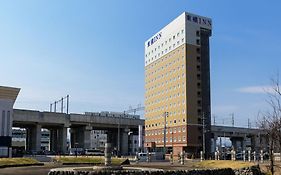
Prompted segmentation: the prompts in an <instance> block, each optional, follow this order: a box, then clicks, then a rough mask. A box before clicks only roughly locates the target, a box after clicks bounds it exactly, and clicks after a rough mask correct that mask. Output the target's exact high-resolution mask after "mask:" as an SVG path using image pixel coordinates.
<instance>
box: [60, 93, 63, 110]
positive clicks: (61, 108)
mask: <svg viewBox="0 0 281 175" xmlns="http://www.w3.org/2000/svg"><path fill="white" fill-rule="evenodd" d="M60 110H61V113H63V97H62V98H61V107H60Z"/></svg>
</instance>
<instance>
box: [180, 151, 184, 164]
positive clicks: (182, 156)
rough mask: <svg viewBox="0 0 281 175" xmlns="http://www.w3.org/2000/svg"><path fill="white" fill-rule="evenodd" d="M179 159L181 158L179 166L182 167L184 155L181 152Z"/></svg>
mask: <svg viewBox="0 0 281 175" xmlns="http://www.w3.org/2000/svg"><path fill="white" fill-rule="evenodd" d="M180 157H181V165H184V153H183V152H181V154H180Z"/></svg>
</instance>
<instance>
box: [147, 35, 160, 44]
mask: <svg viewBox="0 0 281 175" xmlns="http://www.w3.org/2000/svg"><path fill="white" fill-rule="evenodd" d="M161 37H162V32H160V33H158V34H157V35H155V36H154V37H153V38H151V39H150V40H149V41H148V42H147V47H149V46H151V45H152V44H153V43H155V42H156V41H157V40H159V39H160V38H161Z"/></svg>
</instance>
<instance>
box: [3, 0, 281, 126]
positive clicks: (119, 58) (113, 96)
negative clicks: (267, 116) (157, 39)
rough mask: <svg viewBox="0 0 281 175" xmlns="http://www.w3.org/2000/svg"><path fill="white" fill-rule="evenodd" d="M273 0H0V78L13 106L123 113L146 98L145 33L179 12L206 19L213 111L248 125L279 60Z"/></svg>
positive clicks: (278, 25)
mask: <svg viewBox="0 0 281 175" xmlns="http://www.w3.org/2000/svg"><path fill="white" fill-rule="evenodd" d="M279 7H281V2H279V1H277V0H276V1H270V3H269V2H266V1H243V0H236V1H225V0H214V1H198V0H178V1H174V0H165V1H163V0H162V1H157V0H155V1H150V0H142V1H132V0H120V1H115V0H112V1H107V0H103V1H69V0H67V1H37V0H36V1H35V0H34V1H28V0H27V1H21V0H18V1H0V21H1V22H0V59H1V70H0V72H1V74H0V77H1V78H0V85H3V86H14V87H20V88H22V89H21V92H20V95H19V97H18V100H17V102H16V104H15V108H26V109H34V110H49V104H50V102H53V101H54V100H57V99H59V98H61V97H62V96H65V95H66V94H69V95H70V98H71V99H70V101H71V103H70V111H71V112H77V113H81V112H84V111H104V110H109V111H123V110H125V109H128V107H129V106H130V105H131V106H136V105H137V104H139V103H142V104H143V102H144V61H143V60H144V47H143V46H144V41H145V40H147V39H148V38H149V37H150V36H152V35H153V34H155V33H156V32H157V31H159V30H160V29H161V28H162V27H164V26H165V25H166V24H167V23H169V22H171V21H172V20H173V19H174V18H176V17H177V16H178V15H180V14H181V13H182V12H184V11H188V12H191V13H195V14H200V15H203V16H208V17H211V18H212V20H213V36H212V38H211V85H212V113H213V115H215V116H217V122H219V123H221V122H222V118H228V119H226V120H225V122H226V123H227V122H228V123H230V120H229V118H230V113H234V114H235V122H236V123H237V125H240V126H246V125H247V119H248V118H250V119H251V121H252V123H253V124H252V125H254V120H255V119H256V117H257V114H258V112H259V111H261V110H265V109H266V108H267V104H266V103H265V99H266V95H265V94H264V93H263V90H262V89H263V88H264V87H267V86H268V85H270V78H271V77H272V76H273V75H274V74H275V73H276V72H278V71H279V70H280V67H281V57H280V55H281V35H280V28H281V20H280V18H281V11H280V9H279Z"/></svg>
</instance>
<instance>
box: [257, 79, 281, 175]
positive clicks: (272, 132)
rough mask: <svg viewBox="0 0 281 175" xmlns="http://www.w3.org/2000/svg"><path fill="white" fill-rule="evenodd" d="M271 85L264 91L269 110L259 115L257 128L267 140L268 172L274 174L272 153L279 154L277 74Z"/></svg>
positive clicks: (280, 115) (280, 121)
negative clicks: (261, 130) (262, 131)
mask: <svg viewBox="0 0 281 175" xmlns="http://www.w3.org/2000/svg"><path fill="white" fill-rule="evenodd" d="M271 83H272V84H271V87H270V88H269V89H265V91H266V93H267V96H268V98H267V100H266V101H267V103H268V104H269V110H268V111H267V112H264V113H261V115H262V119H260V120H259V127H260V128H261V129H263V130H264V131H265V133H266V134H267V136H268V139H269V157H270V171H271V173H272V174H274V166H275V165H274V154H273V152H275V151H278V152H280V153H281V88H280V84H279V75H278V74H277V76H276V77H275V78H272V79H271Z"/></svg>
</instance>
